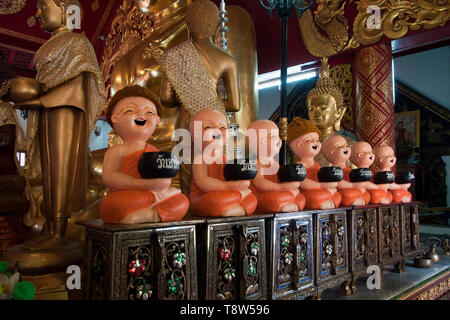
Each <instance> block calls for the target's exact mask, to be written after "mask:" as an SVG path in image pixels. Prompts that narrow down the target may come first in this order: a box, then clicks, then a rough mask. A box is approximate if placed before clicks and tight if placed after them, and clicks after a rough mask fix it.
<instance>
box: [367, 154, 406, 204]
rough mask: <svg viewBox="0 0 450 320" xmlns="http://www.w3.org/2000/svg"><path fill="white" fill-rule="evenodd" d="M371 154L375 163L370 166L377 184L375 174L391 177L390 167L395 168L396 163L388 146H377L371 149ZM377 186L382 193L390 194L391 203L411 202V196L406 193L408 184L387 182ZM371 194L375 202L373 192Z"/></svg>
mask: <svg viewBox="0 0 450 320" xmlns="http://www.w3.org/2000/svg"><path fill="white" fill-rule="evenodd" d="M373 153H374V154H375V162H374V164H373V165H372V170H373V173H374V182H375V183H377V176H376V175H377V174H378V175H380V174H383V175H384V174H389V173H390V175H392V177H393V173H392V172H391V169H392V167H394V166H395V163H396V162H397V158H396V157H395V153H394V149H392V148H391V147H389V146H378V147H375V148H374V149H373ZM381 182H383V181H381ZM386 182H387V181H386ZM377 186H378V187H379V188H380V189H382V190H383V191H385V192H387V193H389V194H391V196H390V198H391V201H392V202H411V199H412V195H411V193H410V192H409V191H408V188H409V187H410V186H411V184H410V183H406V184H397V183H395V182H393V181H389V182H387V183H380V184H377ZM388 190H389V191H388ZM371 194H372V198H374V199H373V201H375V200H376V197H375V195H374V192H373V191H372V193H371ZM372 203H375V202H372Z"/></svg>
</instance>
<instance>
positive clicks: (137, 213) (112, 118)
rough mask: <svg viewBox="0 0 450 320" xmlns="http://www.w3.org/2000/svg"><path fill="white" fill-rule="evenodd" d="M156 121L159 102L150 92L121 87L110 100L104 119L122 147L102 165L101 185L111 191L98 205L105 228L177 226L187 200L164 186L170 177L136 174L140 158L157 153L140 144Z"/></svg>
mask: <svg viewBox="0 0 450 320" xmlns="http://www.w3.org/2000/svg"><path fill="white" fill-rule="evenodd" d="M161 117H162V106H161V103H160V102H159V99H158V97H157V96H156V95H155V94H154V93H153V92H152V91H151V90H150V89H147V88H144V87H140V86H132V87H125V88H123V89H121V90H119V91H118V92H117V93H116V94H115V95H114V96H113V98H112V99H111V101H110V103H109V105H108V109H107V111H106V119H107V121H108V123H109V124H110V125H111V126H112V127H113V128H114V130H115V131H116V132H117V133H118V135H119V136H120V138H121V139H122V141H123V143H121V144H116V145H113V146H112V147H110V148H109V149H108V151H107V152H106V154H105V159H104V161H103V181H104V183H105V184H106V185H107V186H108V187H109V188H110V189H111V191H110V192H109V193H108V195H107V196H106V197H105V198H103V199H102V201H101V203H100V214H101V216H102V219H103V221H104V222H105V223H129V224H130V223H144V222H157V221H163V222H166V221H178V220H181V219H182V218H183V216H184V215H185V214H186V212H187V210H188V208H189V201H188V199H187V197H186V196H185V195H184V194H182V193H181V190H179V189H177V188H174V187H171V186H170V184H171V182H172V181H171V179H170V178H157V179H143V178H141V175H140V174H139V170H138V163H139V158H140V156H141V155H142V154H143V153H144V152H153V151H159V150H158V149H156V148H155V147H154V146H152V145H150V144H148V143H146V141H147V140H148V139H149V138H150V136H151V135H152V134H153V132H154V131H155V129H156V127H157V126H158V124H159V123H160V121H161Z"/></svg>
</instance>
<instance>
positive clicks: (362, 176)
mask: <svg viewBox="0 0 450 320" xmlns="http://www.w3.org/2000/svg"><path fill="white" fill-rule="evenodd" d="M370 180H372V171H371V170H370V169H369V168H358V169H353V170H352V171H350V181H351V182H367V181H370Z"/></svg>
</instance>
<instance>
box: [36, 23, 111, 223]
mask: <svg viewBox="0 0 450 320" xmlns="http://www.w3.org/2000/svg"><path fill="white" fill-rule="evenodd" d="M35 65H36V70H37V76H36V80H38V81H39V82H40V83H42V84H43V85H44V91H45V93H44V95H42V96H41V97H40V101H41V104H42V106H43V108H42V109H41V110H40V112H39V141H40V146H41V164H42V183H43V188H44V202H45V211H46V213H47V219H48V221H51V219H49V218H50V217H53V219H56V220H64V216H65V217H68V215H70V213H71V212H73V211H79V210H82V209H84V208H85V206H86V187H87V152H88V137H89V132H90V131H91V130H92V128H93V127H94V124H95V122H96V120H97V118H98V116H99V115H100V113H101V112H102V110H103V109H104V107H105V105H106V103H107V99H106V92H105V87H104V83H103V80H102V77H101V75H100V70H99V67H98V63H97V59H96V56H95V52H94V49H93V48H92V45H91V44H90V42H89V41H88V39H87V38H86V37H85V36H84V35H82V34H77V33H73V32H71V31H66V32H63V33H60V34H56V35H54V36H52V37H51V38H50V39H49V40H48V41H47V42H46V43H45V44H44V45H42V47H41V48H40V49H39V50H38V51H37V52H36V55H35ZM61 227H62V228H65V223H62V225H61ZM55 231H57V230H55ZM59 231H61V230H59Z"/></svg>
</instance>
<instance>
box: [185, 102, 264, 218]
mask: <svg viewBox="0 0 450 320" xmlns="http://www.w3.org/2000/svg"><path fill="white" fill-rule="evenodd" d="M227 126H228V124H227V120H226V118H225V116H224V115H223V114H222V113H220V112H218V111H216V110H203V111H200V112H198V113H196V114H195V116H194V117H193V119H192V121H191V126H190V128H191V136H192V138H193V140H194V148H196V146H199V147H200V148H198V147H197V148H196V152H195V156H194V163H193V164H192V183H191V194H190V203H191V211H192V213H194V214H196V215H200V216H213V217H214V216H215V217H218V216H222V217H230V216H245V215H251V214H253V212H254V211H255V209H256V206H257V200H256V197H255V196H254V195H253V194H252V192H251V190H250V189H249V187H250V181H248V180H238V181H225V177H224V167H225V164H226V162H227V159H226V158H225V155H224V154H223V148H224V143H225V140H226V138H227V135H228V134H229V133H228V129H227Z"/></svg>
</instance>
